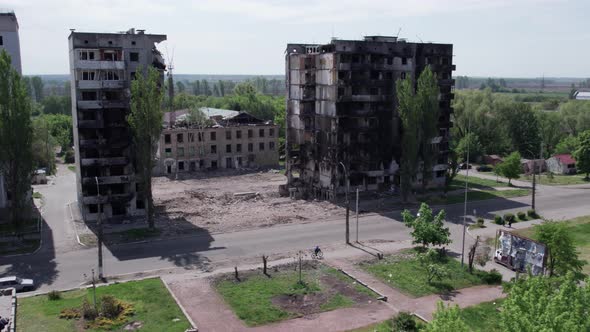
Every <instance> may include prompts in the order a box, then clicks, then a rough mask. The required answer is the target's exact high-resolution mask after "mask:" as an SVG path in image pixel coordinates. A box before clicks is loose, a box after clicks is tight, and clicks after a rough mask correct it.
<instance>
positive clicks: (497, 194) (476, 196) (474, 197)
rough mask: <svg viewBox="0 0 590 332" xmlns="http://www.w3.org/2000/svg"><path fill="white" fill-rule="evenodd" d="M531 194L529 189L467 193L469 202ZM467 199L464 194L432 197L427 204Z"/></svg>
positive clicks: (448, 202) (451, 202)
mask: <svg viewBox="0 0 590 332" xmlns="http://www.w3.org/2000/svg"><path fill="white" fill-rule="evenodd" d="M529 194H530V190H528V189H511V190H481V191H469V192H467V200H468V201H482V200H486V199H494V198H512V197H521V196H527V195H529ZM464 199H465V196H464V194H455V195H449V196H447V197H446V198H444V197H430V198H429V199H427V200H426V201H425V202H426V203H428V204H437V205H438V204H456V203H462V202H463V201H464Z"/></svg>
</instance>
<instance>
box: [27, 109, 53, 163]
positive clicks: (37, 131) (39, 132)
mask: <svg viewBox="0 0 590 332" xmlns="http://www.w3.org/2000/svg"><path fill="white" fill-rule="evenodd" d="M56 145H57V143H56V140H55V138H54V136H53V135H52V134H51V127H50V125H49V122H48V121H47V117H45V116H39V117H36V118H34V119H33V144H32V151H33V165H34V167H35V168H46V169H47V173H48V174H53V173H54V171H55V152H54V149H55V146H56Z"/></svg>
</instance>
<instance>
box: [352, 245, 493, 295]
mask: <svg viewBox="0 0 590 332" xmlns="http://www.w3.org/2000/svg"><path fill="white" fill-rule="evenodd" d="M440 263H441V264H442V265H444V267H445V268H446V270H447V271H448V273H449V275H448V277H446V278H443V279H442V280H441V281H433V282H431V283H428V280H427V276H426V273H425V272H424V267H422V266H421V265H420V263H419V262H418V260H417V259H416V251H415V250H413V249H410V250H404V251H402V252H400V253H398V254H394V255H391V256H387V257H386V258H385V259H383V260H378V261H377V260H376V261H370V262H364V263H361V264H360V266H361V267H362V268H363V269H364V270H365V271H367V272H369V273H371V274H372V275H374V276H375V277H377V278H379V279H380V280H381V281H383V282H384V283H386V284H388V285H390V286H391V287H394V288H396V289H399V290H400V291H402V292H403V293H406V294H408V295H410V296H413V297H421V296H425V295H430V294H444V293H446V292H449V291H452V290H455V289H461V288H465V287H471V286H475V285H481V284H485V283H486V282H485V281H484V280H485V279H484V278H485V277H486V276H487V275H488V272H485V271H479V270H476V269H474V273H473V274H470V273H469V272H468V271H467V268H466V267H462V266H461V263H460V262H459V261H457V260H456V259H453V258H450V257H444V258H442V259H441V262H440Z"/></svg>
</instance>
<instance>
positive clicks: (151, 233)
mask: <svg viewBox="0 0 590 332" xmlns="http://www.w3.org/2000/svg"><path fill="white" fill-rule="evenodd" d="M161 233H162V231H160V230H159V229H157V228H156V229H155V230H150V229H149V228H135V229H128V230H126V231H121V232H113V233H105V234H104V239H105V240H104V241H105V243H109V244H111V243H129V242H136V241H141V240H146V239H150V238H154V237H158V236H159V235H160V234H161ZM80 242H82V243H83V244H85V245H87V246H96V245H97V238H96V235H94V234H81V235H80Z"/></svg>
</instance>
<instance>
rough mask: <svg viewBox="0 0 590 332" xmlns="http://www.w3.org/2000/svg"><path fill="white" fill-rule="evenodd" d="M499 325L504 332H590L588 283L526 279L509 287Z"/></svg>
mask: <svg viewBox="0 0 590 332" xmlns="http://www.w3.org/2000/svg"><path fill="white" fill-rule="evenodd" d="M507 289H508V296H507V297H506V299H505V300H504V302H503V303H502V310H501V311H500V324H501V327H502V331H506V332H536V331H555V332H557V331H590V319H588V317H590V280H588V281H587V282H586V284H585V285H583V286H579V285H578V284H577V279H576V278H575V277H574V276H573V275H572V274H568V275H567V276H565V277H561V278H550V277H543V276H539V277H532V276H531V277H527V278H520V279H518V280H516V281H513V282H512V283H511V284H509V287H507Z"/></svg>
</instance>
